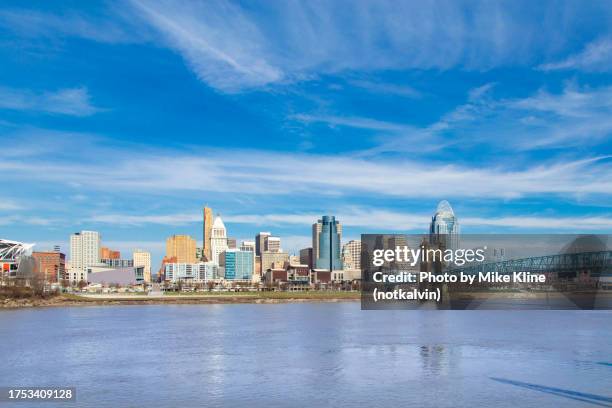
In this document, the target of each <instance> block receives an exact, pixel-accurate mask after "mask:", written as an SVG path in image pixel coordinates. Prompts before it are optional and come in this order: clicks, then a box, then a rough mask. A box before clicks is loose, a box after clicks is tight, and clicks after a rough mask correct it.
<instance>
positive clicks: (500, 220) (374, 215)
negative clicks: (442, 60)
mask: <svg viewBox="0 0 612 408" xmlns="http://www.w3.org/2000/svg"><path fill="white" fill-rule="evenodd" d="M333 213H334V215H335V216H336V218H337V219H338V220H339V221H340V222H342V224H343V225H344V226H345V227H351V228H353V229H359V228H366V229H375V230H378V231H415V230H416V231H426V230H427V228H428V225H429V222H430V220H431V215H432V214H414V213H406V212H401V211H392V210H384V209H380V208H366V207H345V208H342V207H340V208H337V209H335V210H334V212H333ZM457 216H458V218H459V223H460V224H461V225H462V226H465V227H508V228H517V229H544V230H547V229H548V230H551V229H554V230H567V231H571V230H573V231H592V230H594V231H603V230H610V229H612V216H607V215H603V216H572V217H559V216H550V215H527V216H515V215H511V216H496V217H473V216H469V215H466V216H462V215H461V214H458V215H457ZM320 217H321V214H319V213H315V212H309V213H277V214H228V215H224V216H223V220H224V221H225V222H226V223H229V224H247V225H254V226H259V227H261V228H272V227H287V226H303V227H308V226H310V225H312V224H313V223H314V222H316V220H317V219H319V218H320ZM91 220H92V221H94V222H102V223H108V224H115V225H145V224H163V225H184V224H189V223H199V222H201V221H202V219H201V215H200V214H198V213H197V212H193V213H179V214H164V215H121V214H111V215H101V216H97V217H92V218H91ZM283 240H285V238H283Z"/></svg>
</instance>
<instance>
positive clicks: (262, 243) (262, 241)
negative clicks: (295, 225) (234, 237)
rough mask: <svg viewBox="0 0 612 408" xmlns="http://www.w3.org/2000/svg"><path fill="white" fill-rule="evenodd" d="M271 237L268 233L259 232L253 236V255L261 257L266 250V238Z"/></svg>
mask: <svg viewBox="0 0 612 408" xmlns="http://www.w3.org/2000/svg"><path fill="white" fill-rule="evenodd" d="M270 235H272V234H271V233H270V232H260V233H259V234H257V235H256V236H255V255H258V256H261V253H262V252H263V251H265V250H266V238H267V237H269V236H270Z"/></svg>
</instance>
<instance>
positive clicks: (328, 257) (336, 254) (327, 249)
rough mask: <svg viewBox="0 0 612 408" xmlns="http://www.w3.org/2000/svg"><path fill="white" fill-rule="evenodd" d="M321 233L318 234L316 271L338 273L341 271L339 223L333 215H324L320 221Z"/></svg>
mask: <svg viewBox="0 0 612 408" xmlns="http://www.w3.org/2000/svg"><path fill="white" fill-rule="evenodd" d="M319 223H320V224H321V232H320V233H319V237H318V238H319V239H318V244H319V248H318V250H319V256H318V257H317V261H316V267H317V269H327V270H333V271H338V270H341V269H342V258H341V254H340V252H341V251H340V239H341V238H340V237H341V235H340V234H341V233H340V232H339V227H338V226H339V222H338V221H336V217H334V216H333V215H324V216H323V217H322V218H321V219H320V220H319Z"/></svg>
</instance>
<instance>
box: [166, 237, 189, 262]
mask: <svg viewBox="0 0 612 408" xmlns="http://www.w3.org/2000/svg"><path fill="white" fill-rule="evenodd" d="M166 257H168V258H173V257H174V258H176V262H177V263H188V264H194V263H196V242H195V239H193V238H191V237H190V236H189V235H173V236H171V237H168V238H167V239H166Z"/></svg>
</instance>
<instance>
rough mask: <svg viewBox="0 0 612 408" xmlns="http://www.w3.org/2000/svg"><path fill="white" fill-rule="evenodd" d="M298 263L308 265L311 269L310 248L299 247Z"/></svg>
mask: <svg viewBox="0 0 612 408" xmlns="http://www.w3.org/2000/svg"><path fill="white" fill-rule="evenodd" d="M300 264H302V265H308V268H310V269H312V267H313V266H314V265H313V262H312V248H304V249H300Z"/></svg>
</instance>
